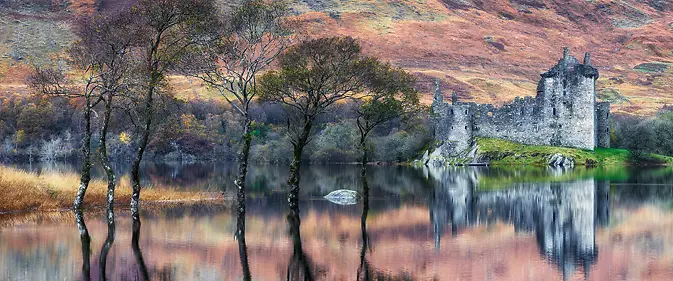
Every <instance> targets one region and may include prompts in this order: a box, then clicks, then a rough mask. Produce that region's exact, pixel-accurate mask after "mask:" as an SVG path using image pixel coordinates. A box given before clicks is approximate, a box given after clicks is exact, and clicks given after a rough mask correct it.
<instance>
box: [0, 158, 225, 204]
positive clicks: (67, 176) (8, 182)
mask: <svg viewBox="0 0 673 281" xmlns="http://www.w3.org/2000/svg"><path fill="white" fill-rule="evenodd" d="M78 186H79V175H78V174H74V173H61V172H43V173H41V174H37V173H31V172H26V171H23V170H19V169H15V168H10V167H4V166H0V213H3V212H15V211H29V210H39V211H48V210H62V209H69V208H72V204H73V200H74V199H75V194H76V193H77V188H78ZM106 193H107V183H106V182H105V181H102V180H91V182H90V183H89V188H88V189H87V192H86V196H85V198H84V207H85V208H88V209H91V208H104V207H105V198H106ZM140 194H141V204H143V203H150V202H152V203H162V204H163V205H175V204H197V203H204V202H207V201H216V202H219V204H221V203H222V200H218V199H221V197H222V195H221V194H219V192H200V191H193V190H179V189H178V188H176V187H172V186H163V185H150V186H146V187H144V188H143V189H142V191H141V193H140ZM130 202H131V185H130V182H129V179H128V178H127V177H123V178H121V180H119V182H118V184H117V188H116V189H115V203H116V204H120V205H122V206H124V207H126V206H128V204H129V203H130Z"/></svg>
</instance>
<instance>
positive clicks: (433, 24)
mask: <svg viewBox="0 0 673 281" xmlns="http://www.w3.org/2000/svg"><path fill="white" fill-rule="evenodd" d="M72 2H73V3H71V4H70V5H69V6H67V7H66V8H64V9H61V10H53V11H52V10H48V11H46V12H45V11H35V9H36V8H25V7H23V8H16V7H11V8H7V7H5V8H0V9H1V11H0V18H1V19H0V35H1V36H0V38H3V40H1V41H0V56H1V58H0V93H2V92H17V91H26V89H25V88H24V87H21V84H22V83H23V80H22V79H23V77H24V74H25V73H26V70H27V69H28V68H27V67H26V65H27V64H29V62H28V61H37V62H45V61H47V59H48V58H50V57H53V56H55V54H57V53H58V51H59V50H60V48H62V47H63V46H65V45H67V42H70V41H71V40H72V39H73V38H71V33H70V32H69V31H68V29H67V26H68V20H69V19H70V18H71V17H68V16H64V15H69V14H77V13H84V12H86V11H90V10H91V9H90V8H87V5H93V4H89V2H92V1H75V0H72ZM118 2H119V3H122V2H126V1H121V0H120V1H111V0H107V1H103V2H102V3H103V6H102V7H104V8H106V9H107V8H113V7H115V3H118ZM292 9H293V11H294V13H295V14H296V15H298V17H299V18H300V19H301V22H302V23H303V24H302V28H301V30H300V32H301V33H302V34H304V35H306V36H310V37H319V36H330V35H350V36H353V37H356V38H358V39H360V40H361V42H362V44H363V46H364V49H365V51H366V52H367V53H368V54H371V55H375V56H378V57H381V58H383V59H384V60H389V61H391V62H393V63H394V64H395V65H398V66H402V67H404V68H406V69H408V70H410V71H412V72H414V73H416V75H417V76H418V77H419V78H420V79H419V85H418V86H419V88H420V89H421V90H423V92H425V93H427V95H425V99H426V101H429V100H430V98H431V95H430V91H431V89H432V86H431V81H432V79H434V78H435V77H439V78H441V79H442V82H443V85H444V89H445V94H447V95H448V94H449V93H450V91H456V92H457V93H458V94H459V96H460V97H461V98H462V99H463V100H466V101H468V100H471V101H477V102H494V103H503V102H507V101H509V100H511V99H513V98H514V97H515V96H523V95H534V94H535V91H534V89H535V85H536V83H537V80H538V78H539V74H540V73H542V72H544V71H546V70H547V69H548V68H549V67H550V66H552V65H553V64H554V63H555V62H556V61H557V60H558V59H559V58H560V56H561V48H562V47H563V46H568V47H570V48H571V51H572V54H573V55H574V56H576V57H578V58H580V59H581V57H583V55H584V52H585V51H589V52H591V53H592V62H593V64H594V66H596V67H597V68H598V69H599V71H600V73H601V77H600V79H599V80H598V85H597V86H598V89H599V91H600V92H599V98H601V99H603V100H609V101H612V102H613V103H614V104H613V111H614V112H619V113H628V114H638V115H651V114H654V113H655V112H656V111H657V110H659V109H660V108H661V107H662V106H663V105H666V104H673V94H671V92H670V91H669V88H670V87H671V85H673V69H671V67H670V66H671V63H673V54H672V51H673V36H672V35H673V27H672V25H671V24H672V23H673V3H671V2H669V1H656V0H623V1H610V0H595V1H585V0H570V1H568V0H489V1H483V0H363V1H346V0H320V1H318V0H301V1H294V2H293V4H292ZM38 30H39V32H38ZM16 54H19V56H20V57H17V55H16ZM181 84H183V85H182V86H181V87H178V88H177V89H176V90H178V91H180V92H183V93H185V94H188V95H187V96H189V97H193V96H195V95H194V92H195V91H201V90H202V89H201V88H200V87H201V86H200V85H201V84H200V83H186V82H183V83H181ZM183 86H184V87H183Z"/></svg>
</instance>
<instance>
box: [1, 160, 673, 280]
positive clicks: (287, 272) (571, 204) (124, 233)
mask: <svg viewBox="0 0 673 281" xmlns="http://www.w3.org/2000/svg"><path fill="white" fill-rule="evenodd" d="M32 168H33V169H34V170H39V171H42V172H44V171H47V169H48V168H45V167H32ZM51 169H59V170H64V169H66V170H67V169H69V168H68V166H67V165H65V166H59V167H51ZM119 170H120V171H122V172H123V170H124V169H119ZM145 170H146V171H147V175H148V176H147V177H146V178H145V179H144V181H145V182H146V183H152V182H161V183H169V184H178V185H180V186H181V187H182V188H185V189H203V190H209V191H213V190H225V191H226V192H233V185H231V182H232V179H233V178H234V176H235V167H234V166H233V165H210V164H208V165H206V164H199V165H191V166H177V165H176V166H171V165H148V166H146V167H145ZM303 171H304V172H303V174H302V181H301V184H300V185H301V188H302V189H301V192H302V193H301V194H300V198H301V201H300V210H301V211H300V212H299V214H300V217H291V216H288V210H287V206H286V202H287V201H286V197H285V195H286V194H285V192H286V190H287V188H286V186H285V183H284V181H285V179H286V175H287V168H286V167H283V166H256V167H252V168H251V170H250V173H249V176H248V190H249V192H250V193H249V196H248V200H247V202H246V205H247V218H246V221H247V222H246V225H247V229H246V236H245V238H246V239H245V240H244V241H236V240H235V239H234V235H233V234H234V231H235V228H236V220H237V218H236V213H235V211H232V210H230V209H228V208H226V207H224V206H207V207H186V208H185V207H175V208H171V209H167V210H162V211H146V212H144V213H142V216H141V221H142V227H140V225H138V226H137V227H135V225H134V222H133V221H132V220H131V217H130V214H129V213H128V211H127V210H125V208H122V207H120V208H118V209H117V210H116V211H115V214H114V216H115V217H114V222H112V224H110V223H111V221H109V220H108V219H107V215H109V214H105V213H103V212H89V213H85V214H84V217H85V219H86V228H87V230H88V234H89V236H90V242H89V241H86V240H84V239H80V235H79V232H78V228H77V224H76V223H75V220H74V218H73V215H72V213H70V212H67V213H47V214H18V215H11V216H10V215H2V216H0V222H3V221H4V222H5V223H0V225H3V224H4V225H8V223H6V222H7V221H9V220H13V221H24V223H22V224H19V225H11V226H4V227H0V280H88V279H87V276H91V280H100V279H102V278H105V277H107V280H136V279H137V280H141V279H143V276H144V275H145V274H146V275H147V276H149V279H150V280H242V279H243V272H244V271H242V270H241V261H242V260H243V261H244V260H245V259H241V258H240V256H239V255H240V254H243V252H242V251H240V249H245V250H246V251H245V254H246V255H247V260H248V265H249V271H250V274H251V279H252V280H288V279H290V280H299V279H296V278H297V276H298V277H301V278H300V279H301V280H309V278H306V276H309V275H310V277H311V278H310V280H673V170H671V169H669V168H662V169H647V170H623V169H621V170H586V169H576V170H574V171H556V170H545V169H492V168H491V169H489V168H447V169H434V168H430V169H429V168H425V169H414V168H408V167H377V166H372V167H369V169H368V177H367V185H366V187H367V188H366V189H365V186H363V184H364V181H363V180H362V179H361V178H360V168H359V167H358V166H348V165H342V166H339V165H331V166H307V167H306V168H305V169H304V170H303ZM336 189H353V190H357V191H358V192H360V193H361V194H363V197H362V198H361V200H360V201H359V203H358V204H356V205H349V206H341V205H337V204H334V203H330V202H328V201H326V200H324V199H322V196H323V195H325V194H327V193H329V192H330V191H333V190H336ZM223 205H224V204H223ZM299 221H301V227H298V226H299ZM36 222H38V223H36ZM111 235H112V236H111ZM136 238H139V241H138V243H131V242H132V241H133V240H134V239H136ZM84 242H87V243H90V246H89V245H86V246H87V247H86V248H87V250H88V251H89V252H90V253H89V254H90V256H91V257H92V258H91V259H90V261H89V265H88V266H87V267H86V272H84V270H83V264H84V262H85V261H86V260H87V259H86V258H84V259H83V249H85V248H84V246H85V244H84ZM112 242H114V243H112ZM133 242H136V241H133ZM241 242H242V243H243V244H242V245H241ZM132 244H133V245H132ZM132 246H133V247H132ZM239 246H242V247H239ZM101 251H103V253H102V254H101ZM84 256H85V255H84ZM139 257H140V259H139ZM101 265H103V267H101ZM143 269H144V270H143ZM102 271H104V273H103V272H102ZM307 272H308V273H310V274H307Z"/></svg>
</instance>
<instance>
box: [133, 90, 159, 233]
mask: <svg viewBox="0 0 673 281" xmlns="http://www.w3.org/2000/svg"><path fill="white" fill-rule="evenodd" d="M153 96H154V82H151V84H150V87H149V89H148V90H147V94H146V97H145V112H143V115H144V116H145V124H144V128H143V131H142V136H141V139H140V144H139V146H138V153H137V154H136V157H135V159H133V164H132V165H131V188H132V193H131V216H132V217H133V219H134V221H136V220H137V221H140V215H139V213H138V211H139V207H140V162H142V159H143V154H144V153H145V149H146V148H147V144H148V143H149V140H150V129H151V127H152V117H153V116H152V115H153V114H152V113H153V111H154V110H153V98H154V97H153Z"/></svg>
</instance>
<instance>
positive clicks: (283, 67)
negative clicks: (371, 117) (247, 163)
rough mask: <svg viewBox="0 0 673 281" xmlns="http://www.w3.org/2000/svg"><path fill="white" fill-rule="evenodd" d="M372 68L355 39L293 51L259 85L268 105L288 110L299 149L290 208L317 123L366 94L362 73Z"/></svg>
mask: <svg viewBox="0 0 673 281" xmlns="http://www.w3.org/2000/svg"><path fill="white" fill-rule="evenodd" d="M369 65H370V64H369V63H368V59H367V58H366V57H365V56H364V55H363V54H362V53H361V48H360V45H359V44H358V43H357V41H356V40H355V39H353V38H351V37H330V38H319V39H312V40H307V41H304V42H301V43H299V44H297V45H294V46H292V47H290V48H289V49H288V50H287V51H286V52H284V53H283V54H281V56H279V58H278V66H279V67H278V69H277V70H272V71H269V72H267V73H265V74H264V75H263V76H262V77H261V78H260V81H259V85H260V89H259V90H260V97H261V98H262V100H266V101H271V102H275V103H279V104H281V105H283V107H284V109H285V113H286V118H287V120H286V121H287V129H288V135H289V137H290V142H291V144H292V147H293V160H292V163H291V165H290V176H289V179H288V184H289V185H290V192H289V195H288V204H289V207H290V210H291V211H293V210H295V209H296V207H297V203H298V194H299V169H300V166H301V159H302V154H303V151H304V148H305V147H306V144H308V143H309V142H310V141H311V138H312V137H313V136H314V135H315V134H314V130H315V125H316V118H317V117H318V116H319V115H320V114H323V113H325V112H326V111H327V110H329V109H330V108H331V107H332V106H333V105H334V104H336V103H337V102H340V101H345V100H347V99H350V98H353V97H355V96H356V95H357V94H358V93H360V92H362V90H363V89H364V86H365V83H363V79H362V78H363V77H362V73H365V72H366V68H367V67H368V66H369Z"/></svg>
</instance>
